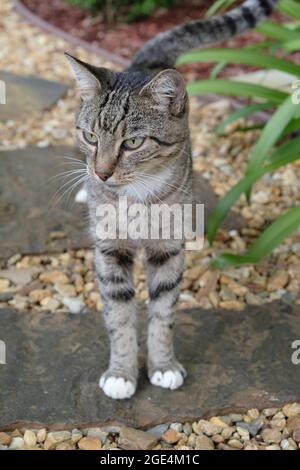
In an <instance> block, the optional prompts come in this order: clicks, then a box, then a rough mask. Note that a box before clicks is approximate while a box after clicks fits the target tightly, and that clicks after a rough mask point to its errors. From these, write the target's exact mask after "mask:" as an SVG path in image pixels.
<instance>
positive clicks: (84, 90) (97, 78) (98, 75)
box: [65, 52, 110, 100]
mask: <svg viewBox="0 0 300 470" xmlns="http://www.w3.org/2000/svg"><path fill="white" fill-rule="evenodd" d="M65 56H66V58H67V59H68V62H69V64H70V65H71V67H72V69H73V72H74V74H75V78H76V80H77V83H78V86H79V89H80V94H81V98H82V99H83V100H88V99H91V98H93V97H94V96H96V95H97V94H99V93H100V92H101V91H103V89H104V88H105V87H106V86H107V85H108V82H109V73H110V72H109V70H107V69H104V68H97V67H93V66H92V65H90V64H86V63H85V62H83V61H81V60H79V59H76V57H73V56H72V55H70V54H68V53H67V52H65Z"/></svg>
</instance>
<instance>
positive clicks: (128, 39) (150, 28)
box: [22, 0, 280, 79]
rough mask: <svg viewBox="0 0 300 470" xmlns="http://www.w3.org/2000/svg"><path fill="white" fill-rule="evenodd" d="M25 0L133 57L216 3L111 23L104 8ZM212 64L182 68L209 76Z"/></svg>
mask: <svg viewBox="0 0 300 470" xmlns="http://www.w3.org/2000/svg"><path fill="white" fill-rule="evenodd" d="M22 1H23V3H24V4H25V5H26V6H27V7H28V8H29V9H30V10H31V11H33V12H34V13H35V14H36V15H38V16H40V17H41V18H43V19H44V20H46V21H48V22H49V23H51V24H53V25H55V26H57V27H59V28H60V29H62V30H64V31H66V32H68V33H70V34H72V35H74V36H77V37H79V38H81V39H84V40H86V41H88V42H90V43H95V44H97V45H98V46H100V47H102V48H103V49H106V50H108V51H111V52H113V53H114V54H118V55H120V56H122V57H125V58H129V59H130V58H132V57H133V56H134V54H135V53H136V52H137V51H138V50H139V49H140V47H141V46H142V45H143V44H144V43H145V42H146V41H147V40H148V39H150V38H152V37H153V36H155V35H156V34H158V33H159V32H161V31H164V30H167V29H169V28H171V27H173V26H175V25H177V24H180V23H183V22H185V21H188V20H191V19H199V18H203V17H204V15H205V12H206V11H207V9H208V7H209V6H210V5H211V4H212V3H213V2H209V4H208V2H207V1H205V0H185V1H184V2H179V4H178V5H175V6H173V7H171V8H169V9H157V10H155V11H154V12H153V13H152V15H151V16H150V17H148V18H144V19H140V20H139V21H135V22H132V23H126V22H124V20H123V21H122V20H120V19H118V21H116V22H115V23H113V24H109V23H107V22H106V21H104V19H103V15H102V13H101V12H98V13H91V12H90V11H88V10H84V9H81V8H79V7H75V6H73V5H70V4H69V3H67V2H66V1H65V0H52V1H49V0H48V1H45V0H22ZM274 15H275V17H276V19H278V18H280V16H279V15H278V13H275V14H274ZM261 39H262V35H260V34H259V33H256V32H253V31H251V32H248V33H245V34H243V35H242V36H239V37H236V38H233V39H231V40H229V41H227V42H226V43H223V44H222V45H226V46H228V47H235V48H242V47H244V46H245V45H247V44H249V43H254V42H258V41H260V40H261ZM212 65H214V64H208V63H203V64H202V63H199V64H191V65H185V66H182V67H181V68H180V70H181V71H182V72H183V73H184V74H185V76H186V78H187V79H195V78H207V77H208V76H209V72H210V71H211V68H212ZM245 69H246V70H255V69H254V68H251V67H245V66H241V65H229V66H227V67H226V69H224V70H223V71H222V72H221V74H220V75H221V76H223V77H228V76H232V75H237V74H239V73H241V72H243V71H245Z"/></svg>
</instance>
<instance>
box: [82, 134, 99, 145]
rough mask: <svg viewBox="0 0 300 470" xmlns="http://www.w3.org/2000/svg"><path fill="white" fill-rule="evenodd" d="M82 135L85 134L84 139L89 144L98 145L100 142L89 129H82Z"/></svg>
mask: <svg viewBox="0 0 300 470" xmlns="http://www.w3.org/2000/svg"><path fill="white" fill-rule="evenodd" d="M82 135H83V138H84V140H85V141H86V142H87V143H88V144H91V145H97V143H98V137H97V136H96V135H95V134H93V133H92V132H89V131H84V130H83V131H82Z"/></svg>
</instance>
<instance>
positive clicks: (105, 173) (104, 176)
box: [95, 171, 112, 181]
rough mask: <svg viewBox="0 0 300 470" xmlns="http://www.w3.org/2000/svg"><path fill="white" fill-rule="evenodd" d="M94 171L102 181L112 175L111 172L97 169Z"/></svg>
mask: <svg viewBox="0 0 300 470" xmlns="http://www.w3.org/2000/svg"><path fill="white" fill-rule="evenodd" d="M95 173H96V175H97V176H98V177H99V178H100V179H101V180H102V181H106V180H108V178H109V177H110V176H111V175H112V173H107V172H99V171H96V172H95Z"/></svg>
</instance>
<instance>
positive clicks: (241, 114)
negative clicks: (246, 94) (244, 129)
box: [216, 103, 274, 135]
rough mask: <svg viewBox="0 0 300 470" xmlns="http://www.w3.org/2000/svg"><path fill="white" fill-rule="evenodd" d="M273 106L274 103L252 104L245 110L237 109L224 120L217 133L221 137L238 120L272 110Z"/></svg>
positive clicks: (245, 107)
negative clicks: (258, 112) (265, 110)
mask: <svg viewBox="0 0 300 470" xmlns="http://www.w3.org/2000/svg"><path fill="white" fill-rule="evenodd" d="M273 106H274V105H273V104H272V103H254V104H250V105H249V106H244V107H243V108H240V109H237V110H236V111H234V112H233V113H231V114H230V115H229V116H228V117H227V118H226V119H224V121H222V122H221V124H219V125H218V127H217V128H216V133H217V134H219V135H220V134H222V133H223V132H224V131H225V129H226V127H227V126H228V125H229V124H231V123H232V122H234V121H236V120H237V119H241V118H245V117H248V116H250V115H251V114H253V113H255V112H257V111H262V110H264V109H270V108H272V107H273Z"/></svg>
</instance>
